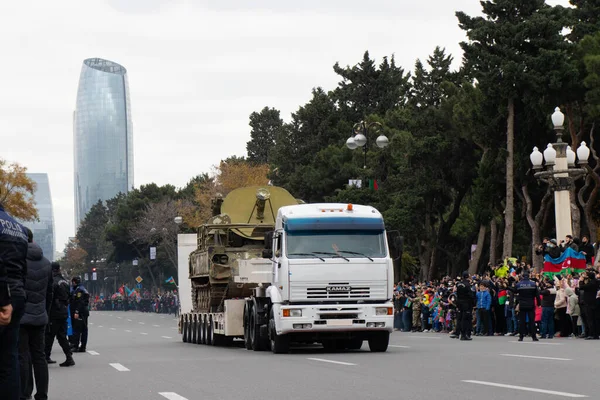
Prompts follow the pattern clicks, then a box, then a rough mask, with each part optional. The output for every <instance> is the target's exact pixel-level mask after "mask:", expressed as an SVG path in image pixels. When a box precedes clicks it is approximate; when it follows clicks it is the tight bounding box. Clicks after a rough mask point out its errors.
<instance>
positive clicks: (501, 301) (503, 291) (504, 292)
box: [498, 289, 508, 305]
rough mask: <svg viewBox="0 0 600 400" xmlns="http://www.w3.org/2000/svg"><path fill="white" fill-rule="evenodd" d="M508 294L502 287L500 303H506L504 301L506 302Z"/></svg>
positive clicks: (499, 296)
mask: <svg viewBox="0 0 600 400" xmlns="http://www.w3.org/2000/svg"><path fill="white" fill-rule="evenodd" d="M507 294H508V292H507V291H506V290H504V289H502V290H500V291H499V292H498V304H500V305H504V303H506V296H507Z"/></svg>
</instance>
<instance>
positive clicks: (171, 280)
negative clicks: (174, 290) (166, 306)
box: [165, 276, 175, 284]
mask: <svg viewBox="0 0 600 400" xmlns="http://www.w3.org/2000/svg"><path fill="white" fill-rule="evenodd" d="M165 283H173V284H175V279H173V277H172V276H171V277H169V279H167V280H166V281H165Z"/></svg>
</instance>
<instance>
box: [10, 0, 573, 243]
mask: <svg viewBox="0 0 600 400" xmlns="http://www.w3.org/2000/svg"><path fill="white" fill-rule="evenodd" d="M550 3H551V4H557V3H558V4H563V5H566V3H567V1H566V0H555V1H552V2H550ZM456 10H462V11H465V12H467V13H468V14H471V15H475V14H479V12H480V4H479V1H478V0H419V1H414V0H372V1H369V2H367V1H364V0H302V1H291V0H254V1H250V0H219V1H202V0H188V1H183V0H181V1H178V0H172V1H167V0H105V1H100V0H97V1H92V0H85V1H82V0H54V1H47V0H33V1H1V2H0V36H1V37H2V39H0V43H1V54H2V62H1V63H0V91H1V95H0V135H1V138H2V142H1V143H2V144H1V147H0V157H3V158H5V159H7V160H9V161H17V162H19V163H21V164H23V165H24V166H26V167H27V168H28V169H29V172H47V173H48V174H49V177H50V185H51V191H52V198H53V202H54V215H55V220H56V249H57V250H59V251H60V250H62V249H63V248H64V244H65V243H66V241H67V239H68V237H69V236H73V235H74V233H75V232H74V195H73V147H72V146H73V127H72V113H73V110H74V108H75V97H76V93H77V83H78V79H79V73H80V69H81V64H82V61H83V60H84V59H86V58H90V57H101V58H105V59H108V60H112V61H115V62H117V63H120V64H122V65H123V66H125V67H126V68H127V70H128V74H129V85H130V91H131V101H132V111H133V125H134V128H133V135H134V154H135V155H134V166H135V186H136V187H139V185H142V184H145V183H150V182H156V183H157V184H159V185H162V184H166V183H170V184H173V185H176V186H178V187H180V186H183V185H184V184H185V183H186V182H187V181H188V180H189V179H190V178H191V177H193V176H195V175H197V174H199V173H202V172H209V171H210V169H211V166H212V165H215V164H217V163H218V162H219V160H221V159H223V158H225V157H227V156H230V155H238V156H241V155H245V153H246V142H247V141H248V139H249V136H250V134H249V131H250V128H249V126H248V116H249V114H250V113H252V112H253V111H256V110H260V109H261V108H263V107H264V106H271V107H276V108H278V109H280V110H281V112H282V116H283V118H284V119H285V120H289V117H290V113H291V112H293V111H295V110H296V109H297V108H298V106H300V105H303V104H305V103H306V102H307V101H308V100H309V99H310V94H311V89H312V88H313V87H317V86H321V87H323V88H325V89H326V90H330V89H332V88H334V87H335V85H336V84H337V82H338V77H337V76H336V75H335V74H334V72H333V69H332V66H333V64H334V63H335V62H338V61H339V62H340V64H341V65H354V64H356V63H357V62H359V61H360V59H361V57H362V55H363V53H364V51H365V50H369V52H370V53H371V56H372V57H374V58H376V60H377V61H381V58H382V57H383V56H386V55H387V56H390V55H392V54H393V55H395V57H396V62H397V64H399V65H401V66H403V67H404V68H405V69H408V70H410V69H412V67H413V66H414V62H415V60H416V59H417V58H421V59H425V58H426V57H427V56H428V55H429V54H431V52H432V51H433V49H434V48H435V46H436V45H439V46H442V47H445V48H446V50H447V51H448V52H449V53H451V54H453V55H454V56H455V67H458V65H459V62H460V58H461V53H460V48H459V45H458V42H459V41H461V40H463V39H464V34H463V32H462V31H461V30H460V29H459V28H458V24H457V21H456V17H455V16H454V12H455V11H456Z"/></svg>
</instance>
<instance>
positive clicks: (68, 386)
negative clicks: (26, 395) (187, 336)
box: [49, 312, 600, 400]
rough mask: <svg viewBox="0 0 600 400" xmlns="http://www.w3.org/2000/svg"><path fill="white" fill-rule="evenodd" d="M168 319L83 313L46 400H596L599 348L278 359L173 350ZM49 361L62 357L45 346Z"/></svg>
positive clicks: (421, 340)
mask: <svg viewBox="0 0 600 400" xmlns="http://www.w3.org/2000/svg"><path fill="white" fill-rule="evenodd" d="M176 326H177V321H176V320H175V319H174V317H173V316H166V315H159V314H144V313H135V312H93V313H92V315H91V316H90V335H89V336H90V339H89V343H88V348H87V350H88V353H84V354H80V353H78V354H75V356H74V357H75V361H76V363H77V365H76V366H74V367H71V368H60V367H59V366H58V364H55V365H51V366H50V391H49V397H50V399H77V400H80V399H83V400H100V399H122V400H125V399H144V400H145V399H150V400H151V399H156V400H160V399H163V400H164V399H165V398H166V399H170V400H185V399H188V400H195V399H205V400H232V399H240V400H254V399H261V400H262V399H276V398H280V399H286V400H288V399H289V400H295V399H302V400H304V399H327V400H334V399H344V400H353V399H403V400H412V399H415V400H422V399H424V398H432V399H441V398H454V399H477V400H478V399H506V398H511V399H515V400H521V399H523V400H525V399H527V400H537V399H561V398H562V399H566V398H586V397H587V398H590V399H598V398H600V386H599V385H598V383H597V378H596V377H597V365H598V363H597V361H598V358H599V356H600V342H598V341H583V340H576V339H553V340H551V341H540V342H539V343H533V342H531V339H529V340H527V339H526V341H525V342H522V343H519V342H517V341H516V339H515V338H513V337H482V338H479V337H477V338H474V340H473V341H472V342H461V341H458V340H453V339H450V338H448V336H447V335H442V334H435V333H420V334H418V333H417V334H411V333H399V332H395V333H394V334H393V335H392V339H391V346H390V348H389V350H388V352H387V353H377V354H374V353H370V352H369V351H368V346H367V344H366V343H365V344H364V345H363V348H362V350H360V351H353V352H341V353H326V352H325V351H323V350H322V349H321V348H299V349H294V350H293V351H292V353H291V354H288V355H274V354H271V353H270V352H252V351H248V350H245V349H244V348H242V343H241V342H239V343H238V342H236V345H235V346H234V347H230V348H222V347H210V346H205V345H195V344H189V343H183V342H182V341H181V336H180V335H179V334H178V333H177V330H176ZM52 358H53V359H55V360H57V361H58V362H62V361H63V360H64V356H63V355H62V352H61V350H60V347H58V345H57V344H55V347H54V349H53V355H52Z"/></svg>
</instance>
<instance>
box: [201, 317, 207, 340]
mask: <svg viewBox="0 0 600 400" xmlns="http://www.w3.org/2000/svg"><path fill="white" fill-rule="evenodd" d="M200 330H201V331H202V344H206V336H207V335H206V315H203V316H202V318H200Z"/></svg>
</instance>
